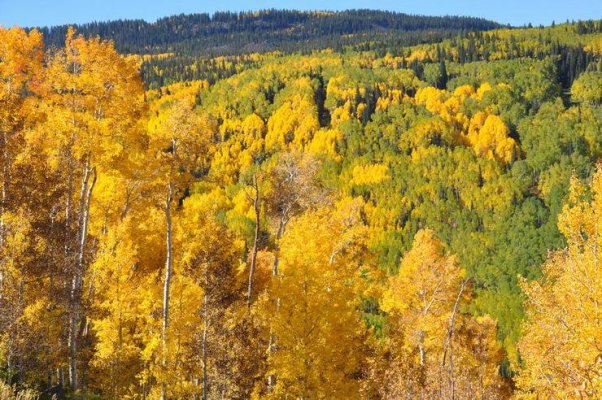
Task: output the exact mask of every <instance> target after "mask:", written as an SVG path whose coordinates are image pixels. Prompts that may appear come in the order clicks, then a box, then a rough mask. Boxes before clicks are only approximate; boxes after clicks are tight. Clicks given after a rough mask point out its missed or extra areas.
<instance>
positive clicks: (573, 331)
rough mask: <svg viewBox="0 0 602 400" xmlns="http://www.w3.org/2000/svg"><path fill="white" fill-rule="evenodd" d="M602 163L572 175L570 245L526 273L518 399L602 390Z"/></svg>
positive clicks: (566, 213) (565, 222) (561, 221)
mask: <svg viewBox="0 0 602 400" xmlns="http://www.w3.org/2000/svg"><path fill="white" fill-rule="evenodd" d="M601 218H602V169H601V168H600V167H598V169H597V171H596V172H595V174H594V176H593V179H592V182H591V186H589V187H586V186H584V185H583V184H582V183H580V182H579V181H577V180H576V179H573V181H572V183H571V190H570V195H569V197H568V200H567V201H566V203H565V205H564V207H563V210H562V213H561V214H560V216H559V217H558V227H559V229H560V231H561V232H562V234H563V235H564V237H565V238H566V241H567V247H566V248H565V249H563V250H559V251H556V252H554V253H552V254H550V256H549V257H548V260H547V261H546V263H545V264H544V268H543V271H544V277H543V278H542V280H541V281H533V282H526V281H523V284H522V286H523V289H524V291H525V293H526V295H527V316H526V321H525V323H524V326H523V336H522V338H521V340H520V342H519V345H518V349H519V352H520V356H521V360H522V365H521V366H520V372H519V376H518V378H517V379H516V381H517V384H518V387H519V389H520V391H519V394H518V396H517V397H518V398H523V399H543V398H545V399H599V398H600V397H601V396H602V358H601V355H600V354H601V353H600V346H599V344H600V343H602V322H601V321H602V311H601V310H600V307H599V305H600V303H601V302H602V275H601V274H600V263H601V262H602V255H601V254H600V253H599V251H598V249H599V247H600V246H601V245H602V234H601V232H602V230H601V226H600V221H601Z"/></svg>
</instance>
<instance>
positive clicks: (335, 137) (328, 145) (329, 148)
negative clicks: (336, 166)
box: [307, 129, 343, 160]
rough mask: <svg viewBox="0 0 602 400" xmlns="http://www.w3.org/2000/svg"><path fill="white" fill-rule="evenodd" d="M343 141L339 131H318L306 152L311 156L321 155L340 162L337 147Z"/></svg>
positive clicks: (341, 133)
mask: <svg viewBox="0 0 602 400" xmlns="http://www.w3.org/2000/svg"><path fill="white" fill-rule="evenodd" d="M342 140H343V132H341V131H340V130H339V129H320V130H319V131H317V132H316V134H315V135H314V137H313V139H312V141H311V143H310V145H309V147H308V149H307V150H308V152H310V153H313V154H316V155H317V154H323V155H326V156H329V157H331V158H332V159H334V160H340V159H341V156H340V155H339V153H338V152H337V146H338V145H339V143H341V142H342Z"/></svg>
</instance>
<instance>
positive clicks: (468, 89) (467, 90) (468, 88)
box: [454, 85, 475, 98]
mask: <svg viewBox="0 0 602 400" xmlns="http://www.w3.org/2000/svg"><path fill="white" fill-rule="evenodd" d="M474 95H475V91H474V88H473V87H472V85H462V86H459V87H457V88H456V90H454V96H456V97H461V98H462V97H472V96H474Z"/></svg>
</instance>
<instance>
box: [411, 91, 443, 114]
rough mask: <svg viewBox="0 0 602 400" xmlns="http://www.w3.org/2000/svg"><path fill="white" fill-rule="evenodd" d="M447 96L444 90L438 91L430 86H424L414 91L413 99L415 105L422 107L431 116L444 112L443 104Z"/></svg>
mask: <svg viewBox="0 0 602 400" xmlns="http://www.w3.org/2000/svg"><path fill="white" fill-rule="evenodd" d="M447 98H448V95H447V92H446V91H445V90H439V89H437V88H434V87H432V86H426V87H423V88H420V89H418V90H417V91H416V96H414V99H415V101H416V104H420V105H424V106H425V107H426V109H427V110H429V111H430V112H432V113H433V114H439V113H441V112H442V111H443V110H444V108H445V107H444V103H445V101H446V100H447Z"/></svg>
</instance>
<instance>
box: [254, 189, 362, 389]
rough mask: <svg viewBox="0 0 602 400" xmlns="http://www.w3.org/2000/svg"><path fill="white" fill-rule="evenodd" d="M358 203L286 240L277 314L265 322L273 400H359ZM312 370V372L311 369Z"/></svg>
mask: <svg viewBox="0 0 602 400" xmlns="http://www.w3.org/2000/svg"><path fill="white" fill-rule="evenodd" d="M358 205H360V204H358V202H357V201H355V200H351V199H349V200H347V201H344V202H342V203H341V204H339V205H338V206H337V208H336V209H331V208H327V209H321V210H318V211H316V212H307V213H304V214H303V215H302V216H300V217H298V218H295V219H294V220H293V221H292V222H291V223H290V226H289V228H288V229H287V231H286V233H285V235H284V237H283V238H282V240H281V250H280V257H281V258H280V275H279V276H278V277H276V278H275V282H274V289H273V292H272V293H271V296H272V298H273V299H274V302H275V301H276V299H278V300H277V301H278V304H279V306H278V308H275V309H273V311H271V313H272V314H271V315H265V316H264V317H263V318H266V319H267V321H268V322H269V323H270V325H271V327H272V332H273V333H274V337H275V338H276V341H277V342H276V345H277V350H276V351H275V352H273V353H271V354H270V355H269V359H268V364H269V368H268V371H269V372H268V373H269V374H272V373H273V374H276V375H277V377H278V379H277V380H276V386H275V387H274V388H273V392H272V393H269V394H267V397H269V398H281V397H282V396H284V395H285V394H286V395H294V396H301V397H305V398H357V396H358V393H359V382H358V381H357V380H356V379H354V378H353V377H352V376H353V375H354V373H356V372H358V371H359V359H360V358H361V351H360V347H359V346H361V340H360V339H361V334H362V332H361V331H362V329H361V326H362V325H361V324H358V322H359V321H360V319H359V318H360V315H359V314H358V313H357V311H356V305H357V296H356V295H355V294H354V290H355V282H356V280H357V279H358V277H359V276H358V272H359V271H358V267H359V266H360V264H359V263H360V260H359V257H358V256H359V255H360V254H361V252H362V251H363V245H362V236H361V234H360V233H359V232H360V231H362V228H361V227H360V226H359V225H358V223H359V220H358V219H356V218H353V217H352V216H353V215H355V214H356V213H357V207H358ZM308 365H311V368H307V366H308Z"/></svg>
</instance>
